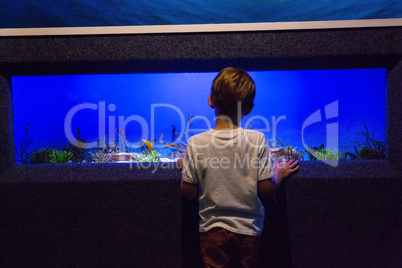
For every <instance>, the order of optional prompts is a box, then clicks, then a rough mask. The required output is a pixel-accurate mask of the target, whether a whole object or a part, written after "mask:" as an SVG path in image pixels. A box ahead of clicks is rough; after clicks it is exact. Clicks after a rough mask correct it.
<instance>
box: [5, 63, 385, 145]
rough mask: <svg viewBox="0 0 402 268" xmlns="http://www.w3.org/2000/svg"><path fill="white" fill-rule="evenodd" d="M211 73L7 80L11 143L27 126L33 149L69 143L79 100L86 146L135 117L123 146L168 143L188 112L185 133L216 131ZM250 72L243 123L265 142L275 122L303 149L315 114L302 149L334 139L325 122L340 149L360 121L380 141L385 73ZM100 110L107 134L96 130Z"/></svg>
mask: <svg viewBox="0 0 402 268" xmlns="http://www.w3.org/2000/svg"><path fill="white" fill-rule="evenodd" d="M216 74H217V73H215V72H213V73H212V72H211V73H147V74H108V75H63V76H24V77H13V79H12V88H13V105H14V107H13V108H14V136H15V141H16V142H18V140H19V139H20V138H23V137H26V134H25V128H26V124H27V122H29V123H30V125H29V134H30V136H31V138H32V139H33V140H34V144H33V147H32V149H39V148H43V147H46V146H56V147H59V148H60V149H62V148H63V147H64V145H65V144H66V143H68V140H67V139H66V136H65V131H64V124H65V120H66V115H67V114H68V112H69V111H70V110H71V109H72V108H73V107H79V106H77V105H82V104H85V103H86V104H92V106H94V107H96V110H94V109H89V108H87V109H83V110H79V111H77V112H76V113H75V114H74V116H73V117H72V119H71V125H72V133H73V134H74V136H75V137H77V136H76V134H77V132H76V128H80V130H81V137H82V138H84V139H85V140H86V141H87V142H88V141H94V140H96V139H97V138H98V137H99V138H101V139H102V138H103V136H104V135H109V134H110V133H109V132H110V131H109V130H110V129H111V130H112V131H113V130H114V129H117V128H122V125H121V124H120V127H119V118H121V119H123V120H127V119H128V118H129V117H130V116H134V117H132V118H134V120H132V121H130V122H128V123H127V125H126V126H125V133H126V136H127V139H128V141H129V142H131V143H134V144H138V142H139V140H140V139H141V138H146V139H148V140H151V139H154V138H156V139H159V137H160V136H161V134H163V137H164V138H163V140H164V142H171V141H172V134H171V130H172V125H175V126H176V127H177V129H176V131H177V132H179V133H181V132H183V131H184V130H185V125H183V124H182V121H185V122H186V123H187V120H188V117H189V115H190V114H193V115H195V116H196V120H195V121H194V122H193V123H192V125H191V129H192V130H191V131H190V135H194V134H196V133H199V132H202V131H206V130H207V129H208V128H209V127H210V126H211V127H214V111H213V109H211V108H210V107H209V105H208V102H207V98H208V94H209V93H210V89H211V83H212V80H213V79H214V77H215V76H216ZM249 74H250V75H251V77H252V78H253V79H254V81H255V83H256V90H257V94H256V99H255V107H254V109H253V111H252V112H251V113H250V114H249V115H248V116H247V117H245V118H244V119H243V121H242V126H243V127H248V125H249V124H250V125H252V126H253V128H254V129H262V130H263V132H264V133H265V134H266V137H267V139H271V138H273V132H274V125H275V123H274V122H275V121H277V123H276V138H281V139H283V141H284V142H285V143H286V144H288V143H291V144H292V145H293V146H296V147H297V150H303V149H304V146H303V140H302V126H303V123H304V122H305V121H306V120H307V119H308V118H309V116H311V115H312V114H314V113H319V115H320V116H321V119H322V120H321V121H320V122H316V123H314V124H312V125H309V126H307V127H306V128H305V129H304V130H303V133H304V142H305V144H308V145H311V146H319V145H321V144H324V145H325V144H327V143H328V139H329V140H331V139H333V138H334V137H333V136H334V135H338V134H337V133H332V134H331V133H327V131H326V128H327V125H328V124H338V128H339V148H340V149H341V150H344V149H347V150H351V151H353V152H354V150H353V145H354V144H353V143H351V142H350V141H352V140H356V139H361V138H362V137H361V136H360V135H358V134H357V133H356V131H357V130H360V129H361V127H363V126H364V124H365V123H367V124H368V127H369V130H371V131H372V132H373V133H374V135H375V136H376V138H378V139H381V140H384V139H385V83H386V82H385V70H384V69H358V70H356V69H354V70H308V71H250V72H249ZM336 101H337V103H338V106H337V107H335V108H336V111H335V110H333V111H332V118H330V117H331V111H325V109H326V108H325V107H326V106H328V105H330V104H331V103H334V102H335V104H336ZM110 105H112V106H110ZM113 105H114V106H113ZM102 107H104V110H105V132H104V133H99V127H98V125H99V113H100V111H101V110H102ZM152 107H154V108H152ZM111 108H115V109H111ZM152 110H153V111H154V112H152ZM327 110H328V108H327ZM317 111H318V112H317ZM101 114H102V113H101ZM201 116H202V117H205V118H206V120H203V119H201ZM67 120H69V119H67ZM264 120H266V121H264ZM101 121H103V120H101ZM141 122H142V124H143V125H144V122H145V125H144V126H142V125H141ZM266 122H268V124H269V125H266ZM109 123H112V124H111V125H112V126H109V125H110V124H109ZM152 123H153V124H154V128H153V127H152ZM246 123H247V124H246ZM197 129H198V130H197ZM153 130H154V131H153ZM147 133H148V134H147ZM327 136H328V137H327ZM182 141H185V139H184V138H182Z"/></svg>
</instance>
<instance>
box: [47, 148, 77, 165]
mask: <svg viewBox="0 0 402 268" xmlns="http://www.w3.org/2000/svg"><path fill="white" fill-rule="evenodd" d="M71 157H73V154H72V153H68V152H66V151H57V150H54V151H53V152H52V153H51V155H50V163H52V164H63V163H68V161H70V159H71Z"/></svg>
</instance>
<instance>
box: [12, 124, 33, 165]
mask: <svg viewBox="0 0 402 268" xmlns="http://www.w3.org/2000/svg"><path fill="white" fill-rule="evenodd" d="M28 131H29V122H27V126H26V127H25V134H26V135H27V137H26V138H20V139H18V141H17V144H18V145H17V146H15V153H16V154H17V158H16V161H19V162H21V164H27V163H28V160H29V158H30V156H31V155H32V154H33V153H34V151H28V148H29V147H31V145H32V143H34V141H33V139H31V137H30V136H29V133H28Z"/></svg>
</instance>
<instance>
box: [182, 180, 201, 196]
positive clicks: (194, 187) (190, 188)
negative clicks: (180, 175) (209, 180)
mask: <svg viewBox="0 0 402 268" xmlns="http://www.w3.org/2000/svg"><path fill="white" fill-rule="evenodd" d="M180 188H181V195H182V196H183V197H184V198H185V199H187V200H192V199H194V198H195V197H196V196H197V194H198V184H191V183H188V182H185V181H183V180H181V185H180Z"/></svg>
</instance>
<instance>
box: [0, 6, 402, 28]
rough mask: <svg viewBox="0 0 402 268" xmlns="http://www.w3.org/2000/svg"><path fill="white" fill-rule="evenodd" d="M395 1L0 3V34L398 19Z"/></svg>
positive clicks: (400, 14)
mask: <svg viewBox="0 0 402 268" xmlns="http://www.w3.org/2000/svg"><path fill="white" fill-rule="evenodd" d="M401 17H402V1H400V0H388V1H385V0H371V1H364V0H338V1H332V0H322V1H309V0H264V1H262V0H242V1H234V0H220V1H212V0H205V1H194V0H182V1H175V0H170V1H145V0H137V1H133V0H119V1H106V0H97V1H87V0H12V1H10V0H0V28H21V27H22V28H29V27H79V26H80V27H82V26H123V25H169V24H210V23H249V22H285V21H322V20H355V19H382V18H401Z"/></svg>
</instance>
